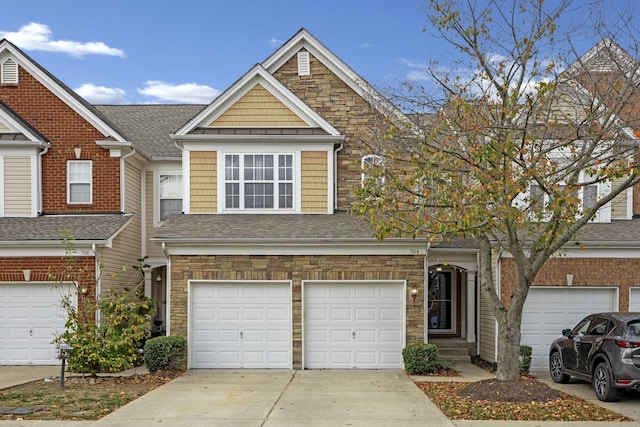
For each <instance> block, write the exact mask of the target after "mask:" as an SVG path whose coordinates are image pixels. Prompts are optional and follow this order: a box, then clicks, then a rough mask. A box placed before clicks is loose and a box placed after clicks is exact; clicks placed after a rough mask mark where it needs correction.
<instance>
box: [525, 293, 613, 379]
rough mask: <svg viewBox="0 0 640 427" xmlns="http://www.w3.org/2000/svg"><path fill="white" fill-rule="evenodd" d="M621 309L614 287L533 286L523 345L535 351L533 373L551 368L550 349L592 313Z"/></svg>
mask: <svg viewBox="0 0 640 427" xmlns="http://www.w3.org/2000/svg"><path fill="white" fill-rule="evenodd" d="M617 309H618V305H617V298H616V289H615V288H587V287H584V288H580V287H572V288H570V287H562V288H560V287H532V288H531V289H530V290H529V295H528V296H527V301H526V302H525V303H524V310H523V313H522V339H521V343H522V344H526V345H530V346H531V347H532V349H533V354H532V360H531V371H545V370H547V369H548V367H549V360H548V358H549V346H550V345H551V343H552V342H553V340H555V339H556V338H559V337H561V336H562V330H563V329H566V328H573V327H574V326H575V325H576V324H577V323H578V322H579V321H580V320H582V319H583V318H584V317H585V316H587V315H588V314H591V313H597V312H603V311H615V310H617Z"/></svg>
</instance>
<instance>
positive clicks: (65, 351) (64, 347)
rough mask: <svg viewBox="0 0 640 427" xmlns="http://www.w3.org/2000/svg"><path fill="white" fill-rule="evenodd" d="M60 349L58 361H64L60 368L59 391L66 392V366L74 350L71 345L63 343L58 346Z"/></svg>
mask: <svg viewBox="0 0 640 427" xmlns="http://www.w3.org/2000/svg"><path fill="white" fill-rule="evenodd" d="M56 349H58V359H60V360H62V365H61V367H60V386H59V387H58V390H64V364H65V362H66V360H67V358H68V357H69V352H70V351H71V350H72V349H73V347H71V346H70V345H69V344H67V343H66V342H63V343H61V344H58V345H57V346H56Z"/></svg>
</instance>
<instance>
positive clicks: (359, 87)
mask: <svg viewBox="0 0 640 427" xmlns="http://www.w3.org/2000/svg"><path fill="white" fill-rule="evenodd" d="M301 49H305V50H307V51H309V53H311V55H313V56H314V57H315V58H316V59H317V60H318V61H320V62H321V63H322V64H323V65H324V66H325V67H327V68H328V69H329V70H331V72H333V73H334V74H335V75H337V76H338V77H339V78H340V79H342V81H344V82H345V84H346V85H347V86H349V87H350V88H351V89H353V91H354V92H356V93H357V94H358V95H360V96H361V97H362V98H364V99H365V100H367V101H369V102H371V103H372V105H373V107H374V108H376V109H377V110H378V111H379V112H380V113H382V114H383V115H384V116H398V117H402V118H403V119H405V118H406V117H405V116H404V114H403V113H402V112H401V111H400V110H398V109H397V107H396V106H395V105H393V104H392V103H391V102H389V101H388V100H387V99H386V98H385V97H384V96H382V95H381V94H380V93H379V92H378V91H377V90H375V89H374V88H373V87H372V86H371V85H370V84H369V83H368V82H367V81H366V80H365V79H363V78H362V77H361V76H360V75H359V74H358V73H356V72H355V71H354V70H353V69H352V68H351V67H349V66H348V65H347V64H346V63H345V62H343V61H342V60H341V59H340V58H338V57H337V56H336V55H335V54H334V53H333V52H332V51H331V50H329V49H328V48H327V47H326V46H325V45H324V44H322V43H321V42H320V41H319V40H318V39H316V38H315V37H314V36H313V35H311V33H309V32H308V31H307V30H306V29H304V28H301V29H300V30H299V31H298V32H297V33H296V34H295V35H294V36H293V37H291V38H290V39H289V40H287V41H286V42H285V43H284V44H283V45H282V46H280V47H279V48H278V49H277V50H276V51H275V52H273V53H272V54H271V55H270V56H269V57H268V58H267V59H265V60H264V61H263V62H262V65H263V67H264V68H265V69H266V70H267V71H268V72H269V73H271V74H273V73H274V72H276V71H277V70H278V69H279V68H280V67H281V66H282V65H283V64H284V63H286V62H287V61H289V60H290V59H291V58H292V57H293V56H294V55H296V54H297V53H298V52H299V51H300V50H301Z"/></svg>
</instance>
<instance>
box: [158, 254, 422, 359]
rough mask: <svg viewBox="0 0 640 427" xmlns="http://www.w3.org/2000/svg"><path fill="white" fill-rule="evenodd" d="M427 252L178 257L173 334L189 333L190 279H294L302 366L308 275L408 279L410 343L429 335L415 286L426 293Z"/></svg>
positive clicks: (296, 355) (296, 342)
mask: <svg viewBox="0 0 640 427" xmlns="http://www.w3.org/2000/svg"><path fill="white" fill-rule="evenodd" d="M423 261H424V257H423V256H397V255H396V256H347V255H345V256H307V255H305V256H275V255H274V256H271V255H268V256H264V255H260V256H257V255H256V256H251V255H233V256H227V255H225V256H214V255H209V256H195V255H194V256H172V257H171V335H181V336H184V337H187V322H188V307H187V304H188V303H187V284H188V280H189V279H195V280H291V281H292V282H293V295H292V297H293V309H292V311H293V319H292V320H293V326H292V333H293V336H292V342H293V367H294V368H295V369H300V368H302V301H301V286H302V281H303V280H406V281H407V310H406V320H407V328H406V342H407V344H410V343H414V342H422V341H423V339H424V307H423V304H420V303H416V304H415V305H413V303H412V300H411V297H410V295H409V293H410V291H411V287H412V286H414V285H415V286H417V287H418V289H419V295H418V301H421V300H422V296H423V295H424V286H423V284H424V282H423V277H424V276H423Z"/></svg>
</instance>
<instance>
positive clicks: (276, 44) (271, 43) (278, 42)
mask: <svg viewBox="0 0 640 427" xmlns="http://www.w3.org/2000/svg"><path fill="white" fill-rule="evenodd" d="M282 43H283V41H282V40H280V39H277V38H275V37H273V38H272V39H271V40H269V46H271V47H280V45H281V44H282Z"/></svg>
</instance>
